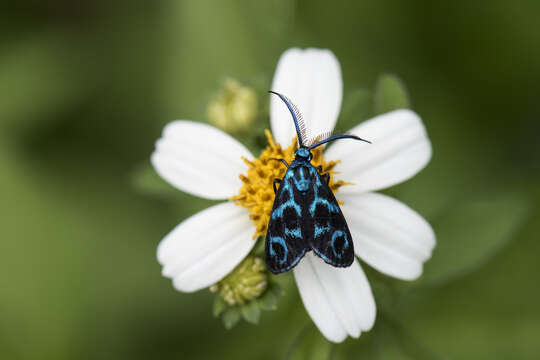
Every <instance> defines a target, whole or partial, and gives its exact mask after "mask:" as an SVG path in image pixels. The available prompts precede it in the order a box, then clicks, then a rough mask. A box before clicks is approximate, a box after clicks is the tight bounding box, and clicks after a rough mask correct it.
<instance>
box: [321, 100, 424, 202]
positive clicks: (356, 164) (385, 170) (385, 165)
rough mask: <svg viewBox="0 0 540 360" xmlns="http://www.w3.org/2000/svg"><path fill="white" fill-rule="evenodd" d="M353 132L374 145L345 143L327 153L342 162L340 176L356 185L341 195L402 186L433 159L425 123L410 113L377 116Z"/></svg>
mask: <svg viewBox="0 0 540 360" xmlns="http://www.w3.org/2000/svg"><path fill="white" fill-rule="evenodd" d="M350 133H352V134H355V135H358V136H360V137H361V138H363V139H366V140H369V141H371V142H372V144H367V143H363V142H359V141H352V140H341V141H337V142H336V143H335V144H334V145H332V146H331V147H330V148H329V149H328V150H327V152H326V153H325V157H326V158H327V159H329V160H341V163H340V164H338V165H337V166H336V170H337V171H339V172H340V173H341V174H340V175H339V177H340V178H341V179H343V180H346V181H350V182H352V183H354V185H353V186H344V187H343V188H341V189H340V192H341V193H361V192H365V191H372V190H379V189H384V188H387V187H389V186H392V185H395V184H398V183H400V182H402V181H405V180H407V179H409V178H411V177H412V176H413V175H415V174H416V173H417V172H418V171H420V170H421V169H422V168H423V167H424V166H426V164H427V163H428V162H429V159H430V158H431V143H430V141H429V139H428V137H427V134H426V130H425V128H424V125H423V124H422V120H421V119H420V117H419V116H418V115H417V114H416V113H414V112H413V111H410V110H396V111H392V112H389V113H386V114H383V115H380V116H377V117H374V118H372V119H370V120H367V121H364V122H363V123H361V124H360V125H358V126H356V127H355V128H353V129H352V130H351V131H350Z"/></svg>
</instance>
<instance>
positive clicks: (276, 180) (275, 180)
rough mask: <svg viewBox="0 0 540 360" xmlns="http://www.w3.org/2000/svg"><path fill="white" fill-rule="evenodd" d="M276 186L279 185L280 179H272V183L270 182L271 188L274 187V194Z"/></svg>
mask: <svg viewBox="0 0 540 360" xmlns="http://www.w3.org/2000/svg"><path fill="white" fill-rule="evenodd" d="M283 161H285V160H283ZM276 184H281V179H274V182H272V186H273V187H274V194H275V193H277V188H276Z"/></svg>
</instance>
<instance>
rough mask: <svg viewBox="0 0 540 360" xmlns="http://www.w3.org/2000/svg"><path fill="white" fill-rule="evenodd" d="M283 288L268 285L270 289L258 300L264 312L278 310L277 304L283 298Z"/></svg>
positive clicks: (272, 283) (273, 283)
mask: <svg viewBox="0 0 540 360" xmlns="http://www.w3.org/2000/svg"><path fill="white" fill-rule="evenodd" d="M281 293H282V288H281V285H279V284H277V283H275V282H270V283H269V284H268V289H266V291H265V292H264V294H263V295H262V296H261V297H260V298H259V299H258V300H257V302H258V303H259V307H260V308H261V309H263V310H276V309H277V302H278V300H279V297H280V296H281Z"/></svg>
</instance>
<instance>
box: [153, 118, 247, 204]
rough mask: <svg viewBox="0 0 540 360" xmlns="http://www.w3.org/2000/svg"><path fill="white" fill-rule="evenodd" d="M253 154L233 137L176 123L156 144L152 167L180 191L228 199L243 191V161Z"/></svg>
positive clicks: (195, 124) (203, 126) (197, 125)
mask: <svg viewBox="0 0 540 360" xmlns="http://www.w3.org/2000/svg"><path fill="white" fill-rule="evenodd" d="M241 156H244V157H246V158H248V159H251V158H252V155H251V153H250V152H249V151H248V150H247V149H246V148H245V147H244V145H242V144H240V143H239V142H238V141H236V140H235V139H234V138H233V137H231V136H229V135H227V134H226V133H224V132H223V131H221V130H219V129H216V128H215V127H212V126H210V125H206V124H202V123H198V122H193V121H182V120H177V121H173V122H171V123H169V124H168V125H167V126H165V129H164V130H163V135H162V137H161V138H160V139H159V140H158V141H157V142H156V150H155V151H154V153H153V154H152V164H153V165H154V168H155V169H156V171H157V173H158V174H159V175H160V176H161V177H162V178H164V179H165V180H167V181H168V182H169V183H171V184H172V185H173V186H175V187H177V188H178V189H180V190H182V191H185V192H188V193H191V194H194V195H197V196H200V197H204V198H207V199H226V198H229V197H231V196H233V195H235V194H236V193H237V192H238V190H239V189H240V187H241V184H242V183H241V181H240V179H239V178H238V175H239V174H241V173H245V172H246V165H245V164H244V162H243V161H242V159H241V158H240V157H241Z"/></svg>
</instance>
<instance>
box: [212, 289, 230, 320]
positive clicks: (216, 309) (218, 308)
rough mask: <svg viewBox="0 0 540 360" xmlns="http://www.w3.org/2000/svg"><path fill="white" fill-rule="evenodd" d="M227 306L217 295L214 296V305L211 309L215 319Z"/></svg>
mask: <svg viewBox="0 0 540 360" xmlns="http://www.w3.org/2000/svg"><path fill="white" fill-rule="evenodd" d="M227 306H228V305H227V303H226V302H225V300H223V298H222V297H221V296H220V295H219V294H216V297H215V299H214V305H213V307H212V314H213V315H214V316H215V317H218V316H219V315H220V314H221V313H222V312H223V311H224V310H225V309H226V308H227Z"/></svg>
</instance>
